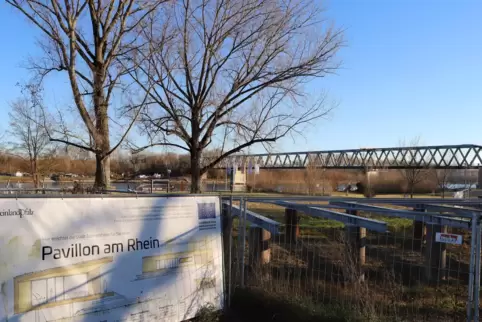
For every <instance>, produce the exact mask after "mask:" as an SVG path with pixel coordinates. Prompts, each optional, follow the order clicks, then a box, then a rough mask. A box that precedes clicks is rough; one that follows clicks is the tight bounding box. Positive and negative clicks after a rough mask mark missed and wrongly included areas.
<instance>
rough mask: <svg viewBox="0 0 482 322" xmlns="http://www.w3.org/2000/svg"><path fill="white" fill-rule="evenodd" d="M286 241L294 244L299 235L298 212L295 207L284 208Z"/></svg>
mask: <svg viewBox="0 0 482 322" xmlns="http://www.w3.org/2000/svg"><path fill="white" fill-rule="evenodd" d="M285 224H286V235H285V236H286V242H287V243H293V244H296V242H297V240H298V237H299V235H300V226H299V218H298V212H297V211H296V210H295V209H289V208H286V209H285Z"/></svg>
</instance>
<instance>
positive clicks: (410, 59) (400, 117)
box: [0, 0, 482, 152]
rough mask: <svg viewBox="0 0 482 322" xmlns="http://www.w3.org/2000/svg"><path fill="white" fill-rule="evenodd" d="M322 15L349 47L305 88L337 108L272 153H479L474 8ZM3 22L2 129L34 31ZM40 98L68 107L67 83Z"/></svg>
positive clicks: (465, 0)
mask: <svg viewBox="0 0 482 322" xmlns="http://www.w3.org/2000/svg"><path fill="white" fill-rule="evenodd" d="M326 7H327V11H326V16H327V17H328V18H330V19H333V20H334V21H335V22H336V23H337V24H338V25H339V26H341V27H344V28H346V40H347V45H348V46H347V47H346V48H344V49H343V51H342V52H341V58H342V59H343V62H344V63H343V68H342V69H341V70H339V72H338V75H334V76H329V77H327V78H324V79H321V80H316V81H314V82H312V83H310V85H309V91H310V92H311V93H313V94H317V93H319V92H320V91H321V90H327V91H328V93H329V98H330V100H333V101H336V102H338V103H339V104H338V107H337V108H336V109H335V110H334V111H333V112H332V113H331V115H330V116H329V118H328V119H326V120H320V121H318V122H317V123H316V124H314V126H311V127H308V128H307V129H306V130H305V131H304V133H305V137H304V138H303V137H296V143H295V142H293V140H292V139H291V138H290V139H285V140H283V141H281V142H280V143H279V144H278V146H277V150H278V151H300V150H324V149H344V148H360V147H366V148H368V147H386V146H397V145H398V144H399V141H400V140H402V139H405V140H410V139H411V138H413V137H415V136H420V138H421V140H420V143H422V144H425V145H438V144H463V143H471V144H482V127H481V126H480V124H481V121H482V108H481V107H482V90H481V83H482V81H481V75H482V59H481V57H482V41H481V35H482V19H481V18H480V13H481V12H482V2H481V1H476V0H459V1H456V0H451V1H450V0H390V1H386V0H364V1H362V0H351V1H348V0H330V1H328V2H326ZM0 21H2V28H1V29H0V37H1V39H2V41H3V46H2V50H1V51H0V67H1V69H0V71H1V72H0V85H1V86H0V130H4V129H5V128H6V127H7V126H8V110H9V105H8V103H9V102H10V101H12V100H14V99H15V98H16V97H18V96H19V94H20V93H19V89H18V87H16V86H15V84H16V83H17V82H19V81H24V80H27V79H28V72H27V71H26V70H25V69H24V68H22V67H21V65H22V63H23V62H25V60H26V59H27V58H28V56H29V55H36V54H38V50H37V48H36V44H35V39H36V38H35V37H36V35H37V34H36V33H35V30H34V28H33V27H32V26H30V25H28V24H27V23H26V21H25V19H24V18H23V17H21V16H20V15H19V14H17V13H16V12H14V11H13V10H12V9H11V8H9V7H8V6H7V5H6V4H5V3H4V2H3V1H2V2H0ZM46 92H47V97H48V99H49V103H50V104H53V105H56V106H62V105H64V104H67V103H68V98H69V97H70V96H69V95H70V93H69V88H68V85H67V83H66V81H65V80H64V79H61V78H56V77H53V78H50V79H49V82H48V84H47V87H46ZM65 92H66V93H69V94H68V95H63V93H65ZM251 152H262V150H260V149H259V148H255V149H252V150H251Z"/></svg>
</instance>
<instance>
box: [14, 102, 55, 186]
mask: <svg viewBox="0 0 482 322" xmlns="http://www.w3.org/2000/svg"><path fill="white" fill-rule="evenodd" d="M11 108H12V110H11V112H10V113H9V117H10V123H9V125H10V126H9V134H10V135H11V136H12V137H13V138H14V140H13V141H12V142H11V145H12V149H13V150H14V153H15V154H16V155H17V156H20V157H22V158H24V159H26V160H27V161H28V164H29V168H30V172H31V174H32V179H33V183H34V185H35V188H38V187H39V185H40V175H41V174H45V173H43V172H44V171H43V170H46V167H41V164H42V165H44V166H45V165H46V164H48V160H49V155H51V154H52V151H53V149H54V148H53V146H51V145H50V146H49V144H50V141H49V137H48V134H47V133H48V130H47V128H46V127H45V125H44V124H45V123H44V121H43V112H42V110H41V107H40V106H38V105H37V104H35V103H33V102H32V101H30V100H29V99H28V98H26V97H24V98H20V99H18V100H16V101H15V102H13V103H12V104H11Z"/></svg>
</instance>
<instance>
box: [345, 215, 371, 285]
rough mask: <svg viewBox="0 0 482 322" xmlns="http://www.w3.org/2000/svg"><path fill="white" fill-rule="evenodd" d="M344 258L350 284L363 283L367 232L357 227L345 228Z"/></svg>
mask: <svg viewBox="0 0 482 322" xmlns="http://www.w3.org/2000/svg"><path fill="white" fill-rule="evenodd" d="M346 213H347V214H349V215H354V216H357V215H358V212H357V211H356V210H350V209H347V210H346ZM345 236H346V237H345V238H346V244H345V247H346V248H345V249H346V251H345V253H346V254H345V256H346V259H347V263H346V265H348V267H347V272H348V274H349V276H346V277H347V278H349V279H350V280H351V281H352V282H354V280H353V279H355V280H358V281H363V280H364V279H365V273H364V271H363V266H364V265H365V263H366V238H367V230H366V228H363V227H357V226H348V225H347V226H345Z"/></svg>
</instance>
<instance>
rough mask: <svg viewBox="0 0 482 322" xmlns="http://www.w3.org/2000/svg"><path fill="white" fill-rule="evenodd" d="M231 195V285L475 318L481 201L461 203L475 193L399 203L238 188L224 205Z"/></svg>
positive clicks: (351, 310) (392, 314)
mask: <svg viewBox="0 0 482 322" xmlns="http://www.w3.org/2000/svg"><path fill="white" fill-rule="evenodd" d="M233 200H239V204H240V205H239V206H235V205H233V206H232V207H231V214H232V215H233V216H235V219H234V222H233V225H232V228H230V229H229V232H228V237H227V238H228V239H229V240H230V241H233V243H231V245H230V247H229V258H228V259H227V260H228V261H229V263H230V266H229V270H228V274H229V277H230V278H229V280H228V284H229V287H230V290H231V284H232V286H233V287H234V288H235V287H248V288H254V289H258V290H262V291H264V292H272V293H275V294H277V295H278V296H286V297H288V298H289V297H296V298H303V299H304V300H306V301H309V302H311V303H313V304H314V305H317V306H319V305H322V304H323V305H325V306H327V307H336V308H339V309H342V311H343V312H345V313H346V314H351V315H353V317H355V318H358V319H361V320H363V321H365V320H366V321H370V320H374V319H381V320H386V321H393V320H400V321H437V322H443V321H462V320H466V321H478V320H479V315H480V313H479V310H480V309H479V307H480V299H479V292H480V266H481V263H480V249H481V238H480V236H481V224H480V221H481V210H480V209H475V208H467V207H461V206H460V205H461V204H463V205H471V206H479V205H481V204H482V201H479V202H477V201H474V200H462V201H461V200H449V199H447V200H434V199H427V201H425V200H420V199H417V200H416V201H415V202H413V201H412V202H407V200H406V199H398V200H395V199H390V201H393V203H392V205H394V206H401V205H402V206H403V207H411V208H413V209H412V210H407V209H394V208H388V207H379V206H373V205H370V203H371V201H372V200H367V199H363V202H353V201H354V200H353V199H352V200H350V201H349V202H347V201H346V200H343V201H342V199H340V198H331V201H330V202H329V204H328V205H316V204H306V203H304V202H303V201H306V199H305V198H278V199H277V200H273V198H269V199H267V198H251V197H248V198H243V197H240V198H232V199H231V200H230V201H229V203H225V204H226V206H225V207H226V209H229V205H232V202H233ZM288 200H289V201H297V203H296V202H288ZM312 200H313V199H311V200H309V201H312ZM323 201H327V200H326V199H323ZM328 201H329V200H328ZM356 201H361V200H360V199H357V200H356ZM367 201H368V202H367ZM387 201H388V200H383V203H384V204H386V203H387ZM250 203H251V204H252V206H253V207H254V208H255V209H258V208H259V209H262V208H260V206H259V205H260V204H271V205H273V209H272V208H268V209H267V210H266V213H263V212H262V211H261V210H260V211H257V212H255V211H252V210H249V209H248V208H249V205H250ZM374 203H375V202H374ZM381 203H382V202H379V204H381ZM282 208H284V211H283V210H282ZM326 219H330V220H326ZM477 254H478V255H477ZM230 294H231V292H229V294H228V296H229V295H230ZM345 313H344V314H345Z"/></svg>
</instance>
